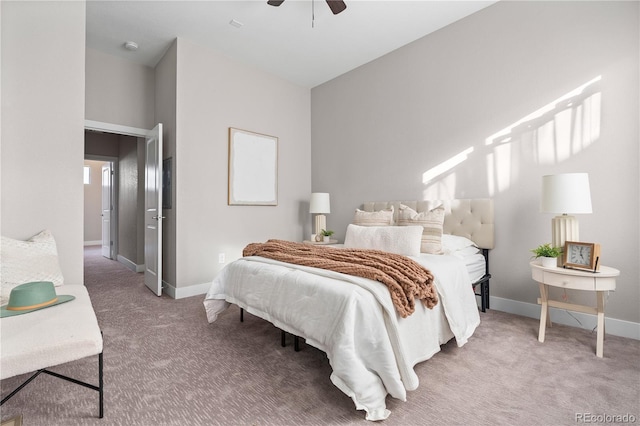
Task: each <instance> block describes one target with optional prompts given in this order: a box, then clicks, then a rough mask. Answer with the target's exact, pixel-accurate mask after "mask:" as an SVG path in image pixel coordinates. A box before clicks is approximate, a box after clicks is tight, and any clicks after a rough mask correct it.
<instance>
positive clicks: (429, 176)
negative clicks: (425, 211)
mask: <svg viewBox="0 0 640 426" xmlns="http://www.w3.org/2000/svg"><path fill="white" fill-rule="evenodd" d="M472 152H473V147H472V146H471V147H469V148H467V149H465V150H464V151H462V152H461V153H459V154H456V155H454V156H453V157H451V158H449V159H448V160H445V161H443V162H442V163H440V164H438V165H437V166H434V167H432V168H430V169H429V170H427V171H426V172H424V173H423V174H422V183H424V184H428V183H430V182H431V181H432V180H434V179H435V178H437V177H438V176H441V175H443V174H444V173H446V172H448V171H449V170H451V169H453V168H454V167H455V166H457V165H458V164H460V163H462V162H463V161H464V160H466V159H467V158H468V157H469V154H471V153H472Z"/></svg>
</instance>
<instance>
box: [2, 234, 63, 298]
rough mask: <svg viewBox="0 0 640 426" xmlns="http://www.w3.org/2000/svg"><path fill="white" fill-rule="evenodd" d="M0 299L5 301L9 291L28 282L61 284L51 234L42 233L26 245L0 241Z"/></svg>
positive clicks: (10, 240) (24, 243)
mask: <svg viewBox="0 0 640 426" xmlns="http://www.w3.org/2000/svg"><path fill="white" fill-rule="evenodd" d="M0 278H1V286H0V299H1V303H0V304H2V305H4V304H5V303H7V302H8V301H9V293H11V289H12V288H14V287H15V286H17V285H20V284H24V283H28V282H31V281H51V282H52V283H53V285H55V286H60V285H62V284H63V283H64V278H63V277H62V271H61V270H60V265H59V263H58V249H57V247H56V241H55V239H54V238H53V235H51V232H49V231H48V230H44V231H42V232H40V233H39V234H37V235H34V236H33V237H31V238H30V239H28V240H27V241H21V240H14V239H12V238H8V237H2V240H1V241H0Z"/></svg>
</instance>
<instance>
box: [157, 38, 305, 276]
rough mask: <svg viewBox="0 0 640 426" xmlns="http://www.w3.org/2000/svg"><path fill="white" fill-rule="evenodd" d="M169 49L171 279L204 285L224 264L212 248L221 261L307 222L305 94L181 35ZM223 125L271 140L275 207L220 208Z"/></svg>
mask: <svg viewBox="0 0 640 426" xmlns="http://www.w3.org/2000/svg"><path fill="white" fill-rule="evenodd" d="M176 54H177V55H176V56H177V73H176V78H177V83H176V124H175V126H176V127H175V138H176V139H175V141H174V142H171V141H168V142H167V143H168V144H169V145H170V144H172V143H173V144H175V145H174V146H175V153H174V160H175V162H174V177H175V179H174V184H175V185H174V190H175V203H174V209H173V210H174V211H173V214H174V215H175V217H176V229H175V232H176V234H175V235H176V237H175V238H176V244H175V250H176V252H175V264H176V281H175V283H171V284H175V286H176V287H178V288H183V287H187V286H192V285H195V284H202V285H204V286H205V287H204V288H206V286H208V283H210V282H211V280H212V279H213V277H215V275H216V274H217V273H218V271H219V270H220V269H222V266H224V265H222V264H219V263H218V253H226V259H227V262H229V261H231V260H234V259H236V258H238V257H240V256H241V254H242V249H243V248H244V247H245V246H246V245H247V244H248V243H251V242H255V241H264V240H266V239H268V238H283V239H291V240H300V241H301V240H302V239H303V229H304V226H305V225H306V224H307V222H308V221H309V220H310V217H309V214H308V199H309V196H310V192H311V176H310V173H309V169H310V165H311V136H310V130H309V129H310V128H311V122H310V116H311V114H310V93H309V89H306V88H302V87H299V86H296V85H293V84H291V83H288V82H286V81H284V80H282V79H279V78H276V77H274V76H272V75H270V74H267V73H264V72H262V71H259V70H256V69H254V68H252V67H248V66H246V65H244V64H241V63H239V62H235V61H233V60H231V59H229V58H227V57H226V56H224V55H223V54H221V53H218V52H215V51H212V50H208V49H206V48H203V47H201V46H199V45H196V44H194V43H191V42H189V41H187V40H184V39H180V38H179V39H178V40H177V51H176ZM229 127H236V128H240V129H244V130H250V131H253V132H257V133H262V134H266V135H272V136H276V137H278V205H277V206H228V205H227V170H228V167H227V162H228V129H229ZM168 152H171V151H168ZM305 204H307V207H306V211H305V207H304V205H305ZM201 288H202V287H201Z"/></svg>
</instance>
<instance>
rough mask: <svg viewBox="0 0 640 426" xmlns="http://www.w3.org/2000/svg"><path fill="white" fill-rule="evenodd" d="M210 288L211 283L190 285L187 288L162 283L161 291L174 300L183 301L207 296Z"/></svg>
mask: <svg viewBox="0 0 640 426" xmlns="http://www.w3.org/2000/svg"><path fill="white" fill-rule="evenodd" d="M209 287H211V283H210V282H209V283H202V284H195V285H190V286H187V287H177V288H176V287H174V286H172V285H171V284H169V283H167V282H166V281H162V291H163V292H164V293H165V294H166V295H167V296H169V297H172V298H174V299H184V298H185V297H191V296H198V295H201V294H207V292H208V291H209Z"/></svg>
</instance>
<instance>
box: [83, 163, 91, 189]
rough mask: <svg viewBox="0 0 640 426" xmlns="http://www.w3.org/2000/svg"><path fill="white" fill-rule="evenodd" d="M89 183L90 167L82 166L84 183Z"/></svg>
mask: <svg viewBox="0 0 640 426" xmlns="http://www.w3.org/2000/svg"><path fill="white" fill-rule="evenodd" d="M90 183H91V167H89V166H84V184H85V185H89V184H90Z"/></svg>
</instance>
